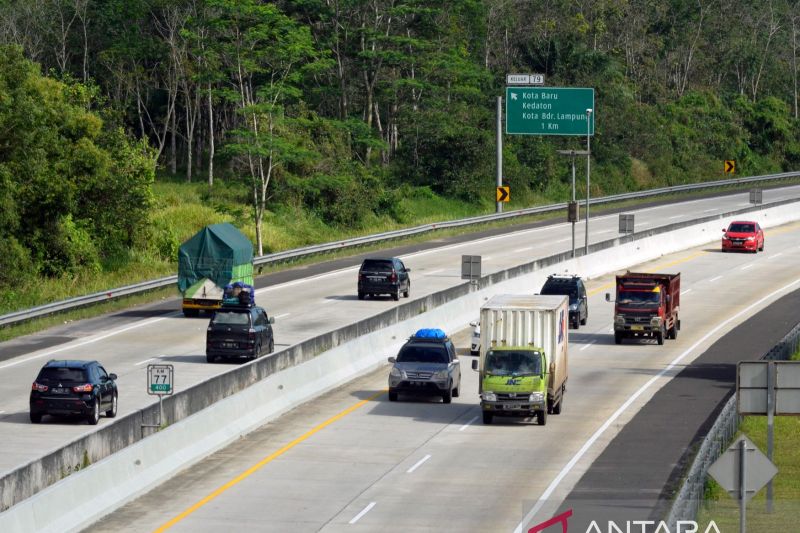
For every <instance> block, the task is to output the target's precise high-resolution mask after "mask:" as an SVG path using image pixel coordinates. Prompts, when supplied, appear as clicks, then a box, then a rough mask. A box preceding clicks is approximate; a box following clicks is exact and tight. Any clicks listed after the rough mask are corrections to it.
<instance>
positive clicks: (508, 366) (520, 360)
mask: <svg viewBox="0 0 800 533" xmlns="http://www.w3.org/2000/svg"><path fill="white" fill-rule="evenodd" d="M485 370H486V372H488V373H489V374H495V375H497V376H530V375H539V374H541V373H542V356H541V354H540V353H539V352H532V351H523V350H520V351H513V350H498V351H494V350H489V353H487V354H486V367H485Z"/></svg>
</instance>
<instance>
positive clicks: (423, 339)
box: [389, 329, 461, 403]
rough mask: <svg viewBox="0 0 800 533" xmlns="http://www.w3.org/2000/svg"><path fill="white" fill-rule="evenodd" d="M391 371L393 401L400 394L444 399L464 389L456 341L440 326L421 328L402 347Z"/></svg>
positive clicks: (390, 389)
mask: <svg viewBox="0 0 800 533" xmlns="http://www.w3.org/2000/svg"><path fill="white" fill-rule="evenodd" d="M389 362H390V363H392V364H393V365H394V366H393V367H392V370H391V371H390V372H389V401H391V402H396V401H397V398H398V396H399V395H400V394H407V395H415V396H441V397H442V401H443V402H444V403H450V402H451V401H452V398H453V397H454V396H455V397H458V395H459V393H460V392H461V365H460V364H459V361H458V358H457V357H456V348H455V346H454V345H453V341H451V340H450V338H449V337H448V336H447V335H445V333H444V331H442V330H440V329H421V330H419V331H417V332H416V333H415V334H414V336H412V337H411V338H410V339H408V341H407V342H406V343H405V344H404V345H403V347H402V348H400V352H399V353H398V354H397V358H394V357H390V358H389Z"/></svg>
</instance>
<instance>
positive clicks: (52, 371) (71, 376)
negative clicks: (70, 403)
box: [38, 367, 87, 381]
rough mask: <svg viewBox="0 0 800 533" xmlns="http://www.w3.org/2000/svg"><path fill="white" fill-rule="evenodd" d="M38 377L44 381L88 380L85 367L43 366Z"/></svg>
mask: <svg viewBox="0 0 800 533" xmlns="http://www.w3.org/2000/svg"><path fill="white" fill-rule="evenodd" d="M38 379H39V380H42V381H87V380H86V373H85V372H84V370H83V369H81V368H65V367H47V368H43V369H42V371H41V372H40V373H39V377H38Z"/></svg>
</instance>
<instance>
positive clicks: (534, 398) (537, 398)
mask: <svg viewBox="0 0 800 533" xmlns="http://www.w3.org/2000/svg"><path fill="white" fill-rule="evenodd" d="M530 401H531V402H532V403H541V402H543V401H544V393H543V392H534V393H532V394H531V397H530Z"/></svg>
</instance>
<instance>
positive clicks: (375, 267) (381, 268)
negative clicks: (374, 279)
mask: <svg viewBox="0 0 800 533" xmlns="http://www.w3.org/2000/svg"><path fill="white" fill-rule="evenodd" d="M361 270H369V271H370V272H391V271H392V262H391V261H385V260H376V259H367V260H366V261H364V264H363V265H361Z"/></svg>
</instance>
